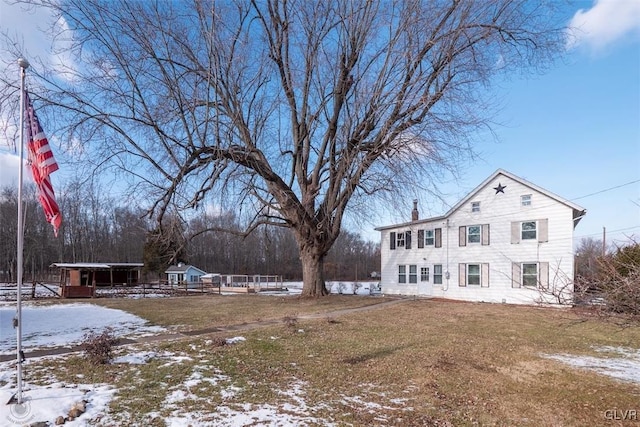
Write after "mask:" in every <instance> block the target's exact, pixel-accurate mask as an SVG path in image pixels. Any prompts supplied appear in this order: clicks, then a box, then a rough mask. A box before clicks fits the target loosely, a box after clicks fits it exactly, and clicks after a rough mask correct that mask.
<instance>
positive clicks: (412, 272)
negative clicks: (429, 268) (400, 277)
mask: <svg viewBox="0 0 640 427" xmlns="http://www.w3.org/2000/svg"><path fill="white" fill-rule="evenodd" d="M409 283H418V267H417V266H415V265H410V266H409Z"/></svg>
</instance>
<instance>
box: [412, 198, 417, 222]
mask: <svg viewBox="0 0 640 427" xmlns="http://www.w3.org/2000/svg"><path fill="white" fill-rule="evenodd" d="M417 220H418V199H414V200H413V210H412V211H411V221H417Z"/></svg>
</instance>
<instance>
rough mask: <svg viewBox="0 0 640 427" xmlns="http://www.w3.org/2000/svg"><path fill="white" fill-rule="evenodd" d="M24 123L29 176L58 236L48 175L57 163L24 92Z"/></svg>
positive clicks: (56, 210) (56, 211) (57, 218)
mask: <svg viewBox="0 0 640 427" xmlns="http://www.w3.org/2000/svg"><path fill="white" fill-rule="evenodd" d="M25 103H26V121H27V139H28V140H29V142H28V143H27V149H28V151H29V164H30V165H31V174H32V176H33V180H34V181H35V183H36V186H37V188H38V197H39V198H40V204H41V205H42V209H43V210H44V215H45V217H46V218H47V222H49V223H50V224H51V225H53V233H54V234H55V235H56V237H57V236H58V229H59V228H60V224H61V223H62V215H61V214H60V208H59V207H58V203H57V202H56V195H55V193H54V191H53V186H52V185H51V178H50V177H49V174H51V173H53V172H55V171H57V170H58V163H56V159H55V158H54V157H53V153H52V152H51V148H50V147H49V141H48V140H47V137H46V136H45V134H44V132H43V130H42V127H41V126H40V122H39V121H38V117H37V116H36V112H35V111H34V110H33V106H32V105H31V100H30V99H29V95H28V94H27V93H26V92H25Z"/></svg>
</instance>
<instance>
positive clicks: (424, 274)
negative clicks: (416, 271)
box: [420, 267, 429, 282]
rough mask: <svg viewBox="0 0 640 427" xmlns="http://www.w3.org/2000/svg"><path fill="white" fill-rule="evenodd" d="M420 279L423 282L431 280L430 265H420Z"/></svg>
mask: <svg viewBox="0 0 640 427" xmlns="http://www.w3.org/2000/svg"><path fill="white" fill-rule="evenodd" d="M420 281H421V282H428V281H429V267H420Z"/></svg>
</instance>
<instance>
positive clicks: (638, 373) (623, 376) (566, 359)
mask: <svg viewBox="0 0 640 427" xmlns="http://www.w3.org/2000/svg"><path fill="white" fill-rule="evenodd" d="M595 350H596V351H597V352H600V353H606V354H608V355H609V357H593V356H577V355H573V354H543V355H542V356H543V357H545V358H547V359H553V360H557V361H559V362H562V363H565V364H567V365H570V366H573V367H574V368H581V369H589V370H592V371H596V372H598V373H600V374H603V375H607V376H610V377H613V378H617V379H619V380H622V381H630V382H633V383H637V384H640V349H632V348H625V347H597V348H595Z"/></svg>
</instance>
